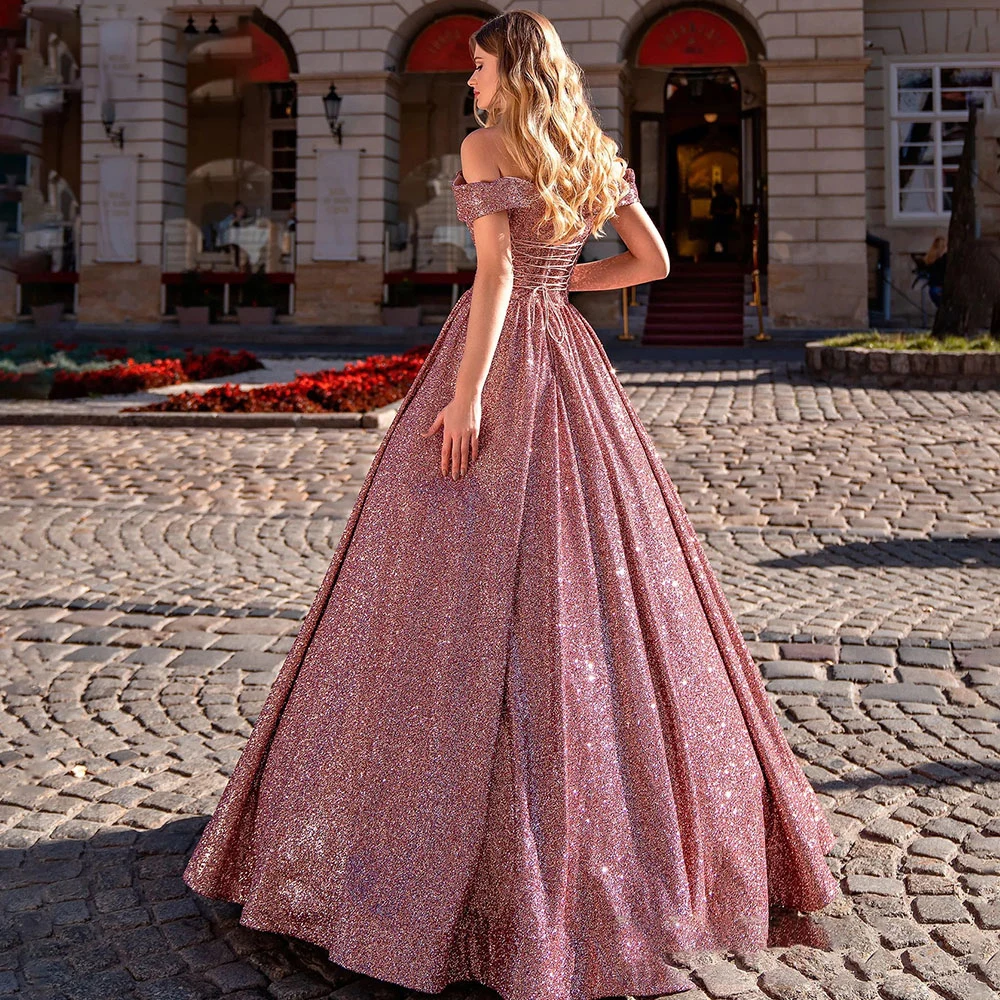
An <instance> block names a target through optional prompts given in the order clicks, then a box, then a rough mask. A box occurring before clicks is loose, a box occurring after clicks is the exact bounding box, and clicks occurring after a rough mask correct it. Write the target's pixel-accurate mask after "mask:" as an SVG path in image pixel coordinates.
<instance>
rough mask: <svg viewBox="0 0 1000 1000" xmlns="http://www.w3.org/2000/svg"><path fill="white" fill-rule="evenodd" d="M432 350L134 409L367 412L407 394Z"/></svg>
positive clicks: (416, 349)
mask: <svg viewBox="0 0 1000 1000" xmlns="http://www.w3.org/2000/svg"><path fill="white" fill-rule="evenodd" d="M429 351H430V345H427V344H424V345H421V346H419V347H414V348H411V349H410V350H408V351H405V352H404V353H403V354H394V355H388V356H387V355H384V354H375V355H372V356H371V357H368V358H365V359H363V360H361V361H354V362H349V363H348V364H346V365H345V366H344V369H343V371H336V370H333V369H329V370H326V371H320V372H312V373H308V374H307V373H306V372H296V377H295V379H294V380H293V381H291V382H288V383H285V384H284V385H262V386H257V387H254V388H252V389H247V390H243V389H240V388H239V386H236V385H231V384H229V383H227V384H226V385H221V386H216V387H214V388H212V389H209V390H208V392H204V393H194V392H183V393H177V394H176V395H172V396H170V397H168V398H167V399H165V400H163V401H162V402H160V403H152V404H150V405H149V406H142V407H132V409H133V410H160V411H164V410H185V411H189V412H215V413H234V412H236V413H321V412H346V413H361V412H364V411H365V410H372V409H376V408H377V407H379V406H385V405H386V404H387V403H392V402H395V401H396V400H398V399H402V398H403V397H404V396H405V395H406V393H407V392H408V391H409V389H410V386H412V384H413V380H414V378H416V375H417V372H418V371H419V370H420V366H421V365H422V364H423V362H424V359H425V358H426V357H427V354H428V352H429Z"/></svg>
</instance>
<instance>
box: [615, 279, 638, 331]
mask: <svg viewBox="0 0 1000 1000" xmlns="http://www.w3.org/2000/svg"><path fill="white" fill-rule="evenodd" d="M632 291H633V292H635V286H634V285H633V286H632ZM628 292H629V290H628V289H627V288H623V289H622V332H621V333H619V334H618V339H619V340H635V334H634V333H630V332H629V328H628Z"/></svg>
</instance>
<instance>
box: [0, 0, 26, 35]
mask: <svg viewBox="0 0 1000 1000" xmlns="http://www.w3.org/2000/svg"><path fill="white" fill-rule="evenodd" d="M21 3H22V0H0V31H13V30H14V29H15V28H16V27H17V25H18V22H19V21H20V20H21Z"/></svg>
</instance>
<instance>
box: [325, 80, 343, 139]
mask: <svg viewBox="0 0 1000 1000" xmlns="http://www.w3.org/2000/svg"><path fill="white" fill-rule="evenodd" d="M342 100H343V98H342V97H341V96H340V94H338V93H337V87H336V85H335V84H332V83H331V84H330V89H329V90H328V91H327V94H326V97H324V98H323V111H324V112H325V114H326V121H327V124H328V125H329V126H330V135H335V136H336V137H337V143H338V144H339V145H343V144H344V139H343V135H342V123H341V121H340V103H341V101H342Z"/></svg>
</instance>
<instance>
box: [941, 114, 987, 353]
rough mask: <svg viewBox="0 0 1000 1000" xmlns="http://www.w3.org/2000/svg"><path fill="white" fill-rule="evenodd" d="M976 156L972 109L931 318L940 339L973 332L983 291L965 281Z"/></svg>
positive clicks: (971, 257) (972, 242) (970, 268)
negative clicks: (937, 302) (941, 278)
mask: <svg viewBox="0 0 1000 1000" xmlns="http://www.w3.org/2000/svg"><path fill="white" fill-rule="evenodd" d="M975 157H976V108H975V106H973V107H971V108H969V125H968V128H967V129H966V131H965V142H964V143H963V144H962V156H961V158H960V160H959V163H958V174H957V175H956V177H955V187H954V189H953V191H952V194H951V222H950V224H949V226H948V260H947V263H946V264H945V271H944V284H943V286H942V288H941V305H940V306H938V311H937V315H936V316H935V317H934V327H933V329H932V330H931V334H932V335H933V336H934V337H937V338H944V337H947V336H950V335H954V334H958V335H959V336H962V337H968V336H969V335H970V334H974V333H975V329H974V323H975V317H976V315H977V314H978V313H979V312H980V309H978V308H976V307H977V306H978V305H979V304H980V303H979V301H978V300H979V299H981V298H982V297H983V292H984V291H985V289H981V288H979V287H977V285H978V284H979V283H978V282H973V281H969V280H968V278H969V277H970V276H971V275H973V274H974V273H975V257H976V192H975V189H974V187H973V175H974V173H975Z"/></svg>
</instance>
